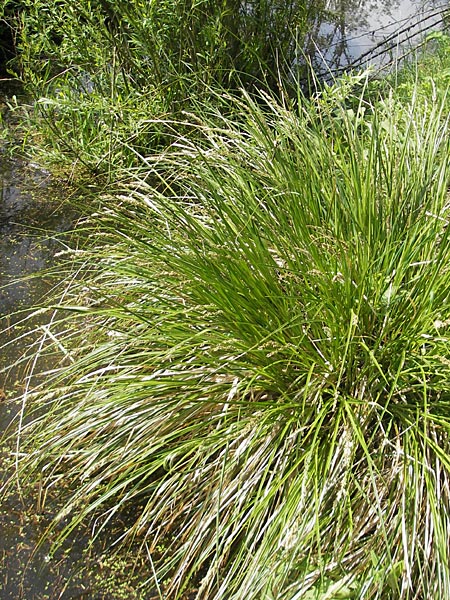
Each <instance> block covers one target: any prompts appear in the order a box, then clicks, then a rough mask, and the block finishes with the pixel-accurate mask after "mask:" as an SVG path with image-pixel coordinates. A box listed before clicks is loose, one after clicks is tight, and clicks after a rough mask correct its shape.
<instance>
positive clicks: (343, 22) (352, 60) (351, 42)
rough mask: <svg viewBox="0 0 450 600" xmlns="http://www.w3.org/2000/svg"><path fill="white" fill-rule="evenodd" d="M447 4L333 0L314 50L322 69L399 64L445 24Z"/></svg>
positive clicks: (313, 38)
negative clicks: (427, 36) (398, 60)
mask: <svg viewBox="0 0 450 600" xmlns="http://www.w3.org/2000/svg"><path fill="white" fill-rule="evenodd" d="M448 7H449V2H448V1H443V0H378V1H376V0H329V1H328V3H327V9H328V10H329V11H330V13H331V15H332V18H328V19H327V20H325V21H323V20H322V21H321V22H318V23H316V24H315V26H314V27H313V29H312V31H311V33H310V37H309V44H308V48H309V52H310V54H311V56H312V57H313V62H314V64H315V66H316V68H317V70H318V71H319V72H320V73H322V74H327V73H332V74H334V75H335V74H339V72H342V70H344V69H345V68H347V67H348V65H354V66H355V67H366V66H369V65H372V66H373V67H375V68H379V67H383V66H386V65H388V64H390V63H394V64H395V62H396V60H397V59H399V58H401V57H403V56H405V55H406V54H408V52H409V51H410V50H411V49H412V48H413V47H415V46H416V45H417V44H418V43H419V42H420V41H422V40H423V39H424V36H425V35H426V34H427V33H429V32H430V31H432V30H435V29H438V28H440V27H441V26H442V20H443V16H444V13H445V11H446V9H448Z"/></svg>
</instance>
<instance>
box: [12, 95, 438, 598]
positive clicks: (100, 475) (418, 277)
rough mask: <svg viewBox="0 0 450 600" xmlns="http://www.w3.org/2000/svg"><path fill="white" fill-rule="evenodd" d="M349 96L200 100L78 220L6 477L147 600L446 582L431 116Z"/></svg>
mask: <svg viewBox="0 0 450 600" xmlns="http://www.w3.org/2000/svg"><path fill="white" fill-rule="evenodd" d="M352 106H353V109H351V110H348V108H347V105H346V104H345V103H344V102H343V100H342V98H341V97H340V88H339V87H338V86H335V87H334V88H331V89H329V90H328V92H326V93H324V94H322V96H320V97H319V98H316V99H315V100H312V101H306V100H304V99H301V100H300V102H299V107H298V110H293V109H292V108H291V107H284V106H281V105H280V104H278V103H276V102H275V101H273V100H271V99H270V97H266V96H262V97H261V98H259V99H258V101H255V100H252V99H251V98H250V97H248V96H245V95H244V96H243V98H242V99H241V100H240V101H239V104H238V105H237V106H236V109H238V110H237V112H239V113H240V118H239V120H236V121H234V120H233V119H231V118H230V117H225V116H223V115H222V116H221V115H220V114H214V112H213V111H207V110H206V109H205V110H204V114H203V115H201V117H199V118H196V119H195V120H194V119H191V126H192V127H193V128H195V129H196V135H195V136H194V137H195V140H196V141H195V143H194V142H192V141H190V140H191V139H192V138H183V137H182V138H178V139H176V141H175V142H174V143H173V145H172V146H171V147H170V148H169V149H168V150H167V151H166V152H165V153H163V154H159V155H158V156H155V157H147V158H145V159H143V161H144V163H145V166H146V171H147V176H146V178H144V177H142V178H141V179H140V180H139V181H136V182H135V184H133V186H130V187H129V188H128V189H127V190H126V191H124V193H123V195H122V196H121V197H120V199H117V198H116V199H114V201H113V202H109V203H108V202H105V206H104V209H102V210H100V211H99V213H98V214H97V215H96V216H94V217H93V218H92V220H91V224H90V226H89V227H90V228H91V229H90V234H91V244H90V245H89V246H88V249H87V250H85V251H84V252H83V253H82V254H81V258H80V259H79V260H80V261H83V272H84V274H85V275H84V278H83V281H82V283H79V284H76V283H72V285H71V287H70V288H69V290H68V291H67V293H66V296H65V298H64V301H63V302H62V303H61V306H60V307H59V309H61V311H63V309H65V310H66V311H69V313H66V312H62V313H61V314H63V315H66V314H70V315H72V316H70V317H69V322H70V323H71V325H70V327H69V328H67V327H63V326H62V322H60V323H59V325H58V326H55V330H54V334H52V336H53V337H52V340H53V341H52V343H53V344H54V347H55V349H58V351H61V349H63V350H64V354H65V357H66V363H65V364H64V366H63V367H61V369H60V370H58V371H57V372H55V373H53V374H49V376H48V379H47V381H46V382H45V386H43V387H42V389H41V390H40V391H38V392H37V397H36V398H35V400H34V406H37V407H38V411H37V413H36V414H35V416H34V418H32V419H31V420H30V422H29V424H28V425H26V427H25V430H24V431H23V432H22V437H23V444H24V445H23V448H22V451H23V459H21V470H22V473H23V474H25V473H27V474H28V475H29V476H31V477H36V476H37V474H38V473H41V474H42V476H43V478H44V480H45V482H46V484H47V485H49V486H50V487H51V486H52V485H56V483H57V482H58V481H60V480H62V481H64V482H66V483H67V482H68V483H69V486H70V493H69V494H68V496H67V504H66V507H65V509H64V510H63V511H62V512H61V514H60V515H59V518H61V519H62V518H64V519H67V517H68V519H69V520H68V525H67V527H66V529H65V530H64V533H63V535H64V534H67V533H68V532H69V531H70V529H71V528H72V527H74V526H76V525H77V523H78V522H80V521H81V520H82V519H84V518H86V517H88V516H89V515H95V517H96V518H97V521H96V522H95V523H96V527H99V526H103V524H105V523H107V522H108V520H109V519H111V518H113V517H114V515H115V514H116V512H117V511H120V510H121V508H122V507H125V506H130V504H131V505H133V503H136V505H139V506H140V507H141V508H140V510H139V512H137V513H136V515H135V519H134V521H133V523H132V525H131V527H130V529H129V530H128V531H127V532H126V535H125V540H126V538H127V536H128V537H129V538H130V539H134V538H138V539H142V540H143V544H145V546H146V548H147V551H148V553H149V556H150V557H151V564H152V567H153V568H154V569H155V581H157V582H158V587H159V589H160V591H161V594H162V597H164V598H166V597H167V598H182V597H183V593H184V592H185V591H186V590H190V592H191V593H194V592H193V590H194V591H196V595H195V593H194V596H195V597H197V598H204V599H206V598H207V599H208V600H215V599H217V600H219V599H221V600H223V599H226V598H229V599H234V600H239V599H244V598H245V599H246V600H262V599H264V600H266V599H267V600H269V599H274V600H275V599H276V600H282V599H286V600H300V599H301V598H313V597H317V598H323V599H324V598H335V597H340V598H361V599H362V598H364V599H369V598H383V599H388V598H408V599H412V598H417V599H419V598H420V599H425V598H427V599H429V598H446V597H447V594H448V589H450V566H449V565H450V556H449V553H450V547H449V529H450V520H449V510H450V487H449V484H450V481H449V476H450V459H449V456H450V417H449V415H450V397H449V389H450V387H449V384H450V360H449V358H448V347H449V345H448V344H449V327H450V308H449V307H450V302H449V300H450V299H449V294H450V268H449V265H450V245H449V240H448V236H449V228H448V223H449V218H450V215H449V212H450V203H449V197H448V179H449V165H448V156H449V140H448V129H447V126H448V123H447V117H446V115H445V114H443V113H442V111H441V110H440V106H436V105H431V106H427V107H424V105H423V102H422V101H421V102H420V103H415V101H414V99H413V100H412V102H411V103H409V104H406V103H400V102H398V101H397V100H396V98H395V96H394V95H393V96H391V97H388V98H387V99H386V100H384V101H382V102H380V103H379V104H377V105H370V104H367V103H366V102H365V101H364V99H363V97H359V96H358V97H356V98H352ZM150 182H151V183H150ZM100 232H102V233H101V234H100ZM64 318H66V317H65V316H64ZM74 323H75V324H77V325H76V326H77V327H78V330H76V328H74ZM64 331H66V333H64ZM49 341H51V340H49ZM41 345H42V344H41ZM40 476H41V475H39V477H40ZM99 511H100V513H102V516H101V517H100V518H99V517H98V515H99ZM66 522H67V521H66ZM125 540H123V541H125Z"/></svg>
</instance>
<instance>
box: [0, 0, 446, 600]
mask: <svg viewBox="0 0 450 600" xmlns="http://www.w3.org/2000/svg"><path fill="white" fill-rule="evenodd" d="M446 6H448V2H442V1H425V0H409V1H408V0H379V1H376V0H367V1H364V0H330V1H329V2H328V9H329V11H330V12H331V13H332V14H333V15H334V17H333V19H331V18H329V19H328V20H327V21H321V22H316V23H313V24H312V26H311V31H310V36H309V42H308V48H307V51H308V52H309V53H310V55H311V56H312V57H313V58H314V62H315V64H316V66H317V67H318V68H319V70H322V71H323V72H324V73H325V74H326V73H327V72H333V73H338V72H339V70H340V69H342V68H343V67H345V66H346V65H348V64H368V63H372V64H375V65H377V66H380V65H383V64H386V63H388V62H389V61H390V60H392V59H393V58H395V57H396V56H401V55H402V54H404V53H405V52H407V51H408V48H409V47H410V44H411V43H413V42H417V41H418V40H419V38H420V34H421V33H422V35H423V34H424V33H426V31H428V30H429V29H428V28H430V27H436V26H438V25H439V23H440V21H441V18H442V11H443V9H444V8H445V7H446ZM67 193H68V190H67V189H64V185H63V183H62V182H56V181H52V180H51V179H50V177H49V174H48V173H46V172H45V171H43V170H42V169H40V168H38V167H37V166H35V165H30V164H27V163H24V162H21V161H10V160H6V158H5V157H4V156H3V155H2V154H1V153H0V331H1V330H2V329H4V328H5V326H6V327H7V328H8V330H7V333H5V332H3V334H1V335H2V336H3V337H2V338H1V339H0V346H2V345H3V344H5V343H8V344H7V346H6V347H3V349H2V350H1V352H0V433H1V431H2V430H5V429H6V427H7V426H8V424H9V423H10V421H11V420H12V419H14V418H15V416H16V414H17V405H16V404H14V403H11V402H9V400H8V399H10V398H12V397H14V396H18V395H20V391H21V389H22V387H23V385H24V378H25V373H26V371H25V370H24V369H22V368H19V367H17V368H14V369H9V370H6V371H5V370H4V371H3V372H2V369H4V367H5V366H6V365H9V364H12V363H14V362H16V361H20V359H21V357H22V355H23V354H24V352H25V351H26V350H27V346H28V344H29V343H30V338H28V339H27V340H26V341H24V340H25V338H24V339H23V340H22V338H21V335H22V332H23V329H22V325H21V319H22V318H23V316H24V314H25V313H21V312H18V311H22V310H25V311H26V309H27V307H30V306H32V305H33V304H36V303H38V302H39V299H40V298H42V297H43V296H44V295H45V294H46V293H47V292H48V291H49V289H50V287H51V283H50V281H49V280H47V279H46V277H45V276H40V275H39V273H41V272H42V270H43V269H45V267H47V266H49V265H50V264H52V262H53V261H54V254H55V252H56V251H57V250H58V249H59V248H60V246H61V234H62V233H64V232H66V231H67V230H68V229H70V227H71V226H72V222H73V215H70V214H68V213H67V209H66V207H64V210H63V209H62V206H61V203H62V199H63V198H65V197H66V196H67ZM33 275H36V276H34V277H29V278H27V279H24V278H23V276H33ZM20 277H22V280H21V281H19V282H18V281H17V280H18V278H20ZM34 325H35V326H37V325H39V323H38V322H37V321H35V322H34ZM5 396H6V399H5ZM1 460H2V461H3V463H2V464H3V465H5V463H7V462H10V460H11V447H10V446H5V445H4V446H3V447H0V461H1ZM3 469H5V467H4V466H3ZM0 481H1V471H0ZM31 502H35V500H33V501H31V500H30V499H29V498H22V497H21V496H20V495H19V494H18V493H13V494H12V495H11V496H10V497H9V499H8V501H7V502H6V503H4V504H3V506H2V507H1V510H0V532H1V533H0V600H19V599H21V598H23V599H26V600H46V599H47V600H56V599H62V600H64V599H65V600H71V599H74V598H80V599H82V598H86V599H90V600H96V599H98V600H101V599H104V600H105V599H111V600H115V598H118V597H119V593H120V598H122V599H123V600H127V599H132V598H146V597H149V596H145V594H144V595H140V594H139V593H138V591H137V590H138V589H139V577H137V579H135V580H134V583H133V581H130V575H129V568H128V564H127V562H126V561H125V562H122V563H121V567H120V569H117V564H118V563H116V564H115V565H114V564H109V565H108V564H106V563H105V561H104V559H103V558H102V552H103V549H104V547H106V545H107V540H104V541H103V542H99V544H100V545H99V546H97V547H96V549H95V551H94V552H93V553H92V552H87V550H86V539H87V534H86V535H83V534H81V537H80V538H78V539H76V540H74V539H71V540H69V541H68V545H67V546H66V550H67V551H65V550H64V549H63V550H62V551H61V552H60V553H59V554H58V556H57V557H56V558H54V559H52V560H49V559H48V556H47V551H48V548H46V547H43V548H41V549H40V550H39V551H37V552H35V551H34V550H35V548H36V544H37V542H38V541H39V539H40V537H41V535H42V533H43V531H44V529H45V524H46V523H47V522H48V520H49V518H50V515H51V510H50V507H48V509H49V512H48V513H45V512H42V511H39V510H38V507H36V506H35V505H33V504H30V503H31ZM119 527H120V524H119ZM102 544H103V546H102ZM69 549H70V551H69Z"/></svg>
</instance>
